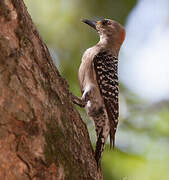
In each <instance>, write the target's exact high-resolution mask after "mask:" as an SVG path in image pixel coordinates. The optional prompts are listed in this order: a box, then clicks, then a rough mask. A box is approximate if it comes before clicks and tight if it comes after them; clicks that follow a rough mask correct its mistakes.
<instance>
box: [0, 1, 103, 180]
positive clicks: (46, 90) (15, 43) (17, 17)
mask: <svg viewBox="0 0 169 180" xmlns="http://www.w3.org/2000/svg"><path fill="white" fill-rule="evenodd" d="M0 162H1V163H0V179H3V180H9V179H10V180H19V179H22V180H27V179H34V180H35V179H40V180H43V179H44V180H48V179H49V180H50V179H51V180H53V179H57V180H60V179H72V180H76V179H87V180H90V179H91V180H92V179H93V180H95V179H102V175H101V173H100V172H98V171H97V165H96V162H95V159H94V152H93V150H92V146H91V143H90V140H89V135H88V131H87V128H86V126H85V124H84V123H83V121H82V120H81V118H80V116H79V114H78V112H77V111H76V109H75V107H74V105H73V104H72V102H71V96H70V93H69V87H68V85H67V83H66V81H65V80H64V79H63V78H62V77H61V76H60V74H59V72H58V70H57V69H56V67H55V65H54V64H53V61H52V59H51V57H50V55H49V52H48V49H47V47H46V45H45V44H44V43H43V42H42V40H41V38H40V37H39V34H38V32H37V30H36V28H35V26H34V25H33V23H32V20H31V18H30V16H29V14H28V12H27V10H26V8H25V5H24V3H23V1H22V0H1V1H0Z"/></svg>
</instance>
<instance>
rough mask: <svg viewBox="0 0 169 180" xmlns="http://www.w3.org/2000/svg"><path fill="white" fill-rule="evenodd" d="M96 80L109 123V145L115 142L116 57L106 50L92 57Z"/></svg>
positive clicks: (117, 88) (116, 102)
mask: <svg viewBox="0 0 169 180" xmlns="http://www.w3.org/2000/svg"><path fill="white" fill-rule="evenodd" d="M93 65H94V70H95V73H96V80H97V84H98V86H99V90H100V93H101V95H102V97H103V100H104V104H105V107H106V111H107V114H108V118H109V123H110V147H112V144H113V146H114V143H115V132H116V128H117V124H118V116H119V105H118V93H119V87H118V59H117V58H116V57H115V56H113V55H112V54H110V53H108V52H105V51H104V52H100V53H98V54H97V55H95V57H94V59H93Z"/></svg>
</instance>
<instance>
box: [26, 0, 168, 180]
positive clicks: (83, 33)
mask: <svg viewBox="0 0 169 180" xmlns="http://www.w3.org/2000/svg"><path fill="white" fill-rule="evenodd" d="M24 1H25V3H26V5H27V7H28V11H29V13H30V14H31V17H32V19H33V21H34V23H35V24H36V26H37V29H38V30H39V32H40V35H41V37H42V38H43V40H44V41H45V42H46V44H47V45H48V47H49V49H50V52H51V55H52V56H53V59H54V60H55V63H56V65H57V67H58V69H59V71H60V73H61V74H62V76H64V77H65V79H66V80H67V81H68V82H69V84H70V88H71V91H72V92H73V93H74V94H76V95H78V96H80V95H81V94H80V89H79V84H78V79H77V72H78V68H79V65H80V60H81V56H82V53H83V52H84V51H85V49H87V48H88V47H90V46H93V45H94V44H96V42H97V41H98V35H97V33H96V32H94V31H93V30H92V29H90V28H89V27H87V26H86V25H84V24H83V23H81V19H82V18H89V19H99V18H103V17H106V18H110V19H114V20H117V21H118V22H120V23H121V24H123V25H125V22H126V18H127V16H128V14H129V13H130V11H131V10H132V8H133V7H134V6H135V4H136V3H137V2H136V0H92V1H91V0H90V1H89V0H85V1H83V0H69V1H67V0H50V1H47V0H24ZM121 61H123V59H122V60H121ZM120 104H121V105H120V112H121V113H120V125H119V127H118V133H117V140H116V143H117V147H116V149H115V150H114V151H112V150H111V151H110V150H109V147H108V146H107V147H106V150H105V152H104V155H103V160H102V166H103V174H104V179H105V180H168V179H169V171H168V168H169V111H168V107H169V104H168V102H159V103H156V104H149V103H148V102H145V101H144V100H143V99H140V98H139V97H137V96H136V95H135V94H133V93H132V92H130V91H129V90H128V89H127V87H125V86H124V85H123V84H121V86H120ZM126 108H127V113H124V112H125V109H126ZM78 109H79V111H80V113H81V115H82V116H83V119H84V121H85V122H86V123H87V124H88V128H89V131H90V135H91V140H92V142H93V144H95V132H94V128H93V124H92V123H91V121H90V120H89V119H88V118H87V117H86V114H85V112H84V110H81V109H80V108H78Z"/></svg>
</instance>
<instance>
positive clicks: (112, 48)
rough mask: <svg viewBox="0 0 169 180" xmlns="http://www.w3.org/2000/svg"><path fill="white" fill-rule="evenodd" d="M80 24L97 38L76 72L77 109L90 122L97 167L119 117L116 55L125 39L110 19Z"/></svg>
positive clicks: (87, 20)
mask: <svg viewBox="0 0 169 180" xmlns="http://www.w3.org/2000/svg"><path fill="white" fill-rule="evenodd" d="M82 22H84V23H85V24H87V25H89V26H90V27H92V28H94V29H95V30H96V31H97V32H98V34H99V37H100V40H99V42H98V43H97V44H96V45H95V46H93V47H90V48H88V49H87V50H86V51H85V52H84V54H83V56H82V60H81V64H80V67H79V72H78V79H79V84H80V89H81V92H82V97H81V102H83V104H82V105H81V107H85V110H86V113H87V115H88V116H89V117H90V118H91V119H92V120H93V121H94V125H95V130H96V135H97V142H96V148H95V159H96V163H97V166H98V167H100V163H101V157H102V153H103V151H104V147H105V144H106V142H107V139H108V136H109V135H110V148H111V147H112V146H113V147H114V144H115V133H116V129H117V125H118V117H119V103H118V94H119V86H118V54H119V50H120V48H121V45H122V44H123V41H124V39H125V29H124V27H123V26H122V25H121V24H120V23H118V22H116V21H114V20H111V19H102V20H99V21H95V20H89V19H83V20H82Z"/></svg>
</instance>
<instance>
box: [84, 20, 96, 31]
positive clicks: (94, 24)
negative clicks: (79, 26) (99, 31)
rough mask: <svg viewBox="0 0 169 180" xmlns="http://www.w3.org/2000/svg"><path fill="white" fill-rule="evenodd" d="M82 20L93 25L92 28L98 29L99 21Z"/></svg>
mask: <svg viewBox="0 0 169 180" xmlns="http://www.w3.org/2000/svg"><path fill="white" fill-rule="evenodd" d="M82 22H84V23H86V24H88V25H89V26H91V27H92V28H94V29H96V26H97V21H92V20H88V19H83V20H82Z"/></svg>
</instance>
